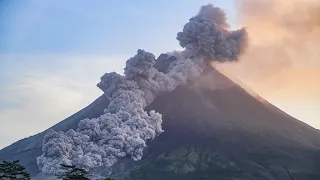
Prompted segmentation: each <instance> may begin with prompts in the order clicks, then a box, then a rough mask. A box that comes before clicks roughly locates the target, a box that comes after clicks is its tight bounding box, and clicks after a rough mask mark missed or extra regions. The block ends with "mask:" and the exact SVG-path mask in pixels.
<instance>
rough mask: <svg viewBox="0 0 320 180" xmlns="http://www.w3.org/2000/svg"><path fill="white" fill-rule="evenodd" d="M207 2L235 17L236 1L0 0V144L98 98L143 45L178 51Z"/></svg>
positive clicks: (156, 51)
mask: <svg viewBox="0 0 320 180" xmlns="http://www.w3.org/2000/svg"><path fill="white" fill-rule="evenodd" d="M208 3H213V4H215V5H217V6H220V7H222V8H224V9H226V10H227V11H228V14H229V16H230V17H232V18H233V19H234V18H235V14H234V13H235V11H234V7H233V2H232V1H231V0H220V1H219V0H217V1H212V0H211V1H207V0H197V1H194V0H187V1H186V0H178V1H171V0H166V1H147V0H143V1H129V0H127V1H121V0H120V1H105V0H96V1H94V2H92V1H85V0H79V1H73V0H45V1H43V0H24V1H21V0H2V1H0V39H1V41H0V87H1V89H0V123H1V124H2V125H1V126H0V137H1V139H0V149H1V148H2V147H5V146H6V145H9V144H11V143H13V142H15V141H17V140H19V139H21V138H24V137H27V136H31V135H33V134H36V133H38V132H41V131H43V130H45V129H47V128H49V127H50V126H52V125H54V124H55V123H57V122H59V121H60V120H62V119H64V118H66V117H68V116H69V115H71V114H72V113H74V112H76V111H78V110H80V109H81V108H83V107H85V106H86V105H87V104H89V103H90V102H92V101H93V100H94V99H95V98H96V97H98V96H99V95H100V94H101V93H102V92H101V91H100V90H99V89H98V88H96V83H97V82H98V81H99V78H100V77H101V76H102V75H103V74H104V73H105V72H107V71H116V72H119V73H121V72H122V69H123V67H124V63H125V61H126V60H127V59H128V58H130V57H131V56H132V55H134V54H135V53H136V51H137V49H139V48H141V49H145V50H147V51H149V52H153V53H154V54H155V55H159V54H160V53H162V52H169V51H172V50H174V49H180V46H179V44H178V41H177V40H176V39H175V37H176V33H177V32H178V31H180V30H181V29H182V27H183V25H184V24H185V23H186V22H187V21H188V19H189V18H190V17H192V16H194V15H195V14H196V13H197V12H198V10H199V8H200V6H201V5H204V4H208ZM13 128H14V129H15V133H12V129H13Z"/></svg>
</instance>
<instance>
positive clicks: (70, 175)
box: [58, 164, 90, 180]
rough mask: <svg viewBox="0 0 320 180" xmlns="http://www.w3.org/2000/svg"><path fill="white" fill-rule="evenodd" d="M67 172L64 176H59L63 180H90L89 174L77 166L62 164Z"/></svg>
mask: <svg viewBox="0 0 320 180" xmlns="http://www.w3.org/2000/svg"><path fill="white" fill-rule="evenodd" d="M60 165H61V168H63V169H64V170H65V171H66V172H65V173H64V174H63V175H60V176H58V177H59V179H62V180H90V179H89V178H87V177H86V175H88V172H87V171H86V170H84V169H81V168H77V167H76V166H70V165H65V164H60Z"/></svg>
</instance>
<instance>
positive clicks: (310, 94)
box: [223, 0, 320, 128]
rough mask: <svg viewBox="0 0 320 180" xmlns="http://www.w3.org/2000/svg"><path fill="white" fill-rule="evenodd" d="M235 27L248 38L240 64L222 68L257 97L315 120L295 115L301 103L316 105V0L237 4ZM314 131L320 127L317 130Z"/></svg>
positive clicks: (319, 26) (319, 23)
mask: <svg viewBox="0 0 320 180" xmlns="http://www.w3.org/2000/svg"><path fill="white" fill-rule="evenodd" d="M236 2H237V10H238V23H239V24H241V26H245V27H246V29H247V31H248V34H249V48H248V49H247V52H246V53H245V54H244V55H243V56H242V57H241V61H240V62H239V63H237V64H233V65H230V64H228V65H223V68H224V70H226V71H229V72H232V74H234V75H236V76H237V77H238V78H239V79H240V80H242V81H243V82H244V83H245V84H247V85H248V86H249V87H251V88H252V89H253V90H254V91H256V92H257V93H258V94H260V95H261V96H263V97H264V98H266V99H267V100H269V101H271V102H272V103H275V104H279V107H280V108H281V109H283V110H285V111H286V110H287V112H288V113H289V114H292V115H295V117H299V118H302V120H305V121H307V122H308V123H310V124H313V125H314V124H315V123H314V122H316V121H318V120H319V119H317V118H319V117H320V113H314V114H317V116H313V117H311V116H300V115H297V114H299V113H296V112H295V111H294V110H293V109H296V108H293V107H300V109H301V110H300V111H303V109H305V108H307V107H306V106H305V105H302V104H303V103H304V102H310V103H311V104H317V105H316V106H318V107H319V106H320V104H319V103H315V102H311V101H310V99H317V100H318V101H319V95H318V94H317V93H318V92H320V79H319V77H320V52H319V47H320V2H319V1H315V0H237V1H236ZM316 127H318V128H319V127H320V125H319V124H317V126H316Z"/></svg>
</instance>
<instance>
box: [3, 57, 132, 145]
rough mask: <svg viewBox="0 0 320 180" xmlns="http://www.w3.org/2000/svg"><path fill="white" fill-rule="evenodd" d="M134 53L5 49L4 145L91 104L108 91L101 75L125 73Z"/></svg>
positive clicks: (46, 126) (36, 131)
mask: <svg viewBox="0 0 320 180" xmlns="http://www.w3.org/2000/svg"><path fill="white" fill-rule="evenodd" d="M128 57H129V56H128ZM128 57H126V56H123V57H122V56H121V57H120V56H118V57H106V58H104V57H90V56H87V57H79V56H75V55H50V54H46V55H44V54H42V55H39V54H34V55H1V58H2V59H3V61H1V62H0V67H1V68H0V71H1V75H0V87H1V88H0V124H1V126H0V136H1V137H2V138H1V140H0V149H1V148H2V147H4V146H6V145H9V144H11V143H13V142H15V141H17V140H19V139H21V138H24V137H27V136H31V135H34V134H36V133H38V132H41V131H43V130H45V129H47V128H49V127H50V126H52V125H54V124H56V123H57V122H59V121H61V120H63V119H65V118H66V117H68V116H70V115H72V114H73V113H75V112H77V111H79V110H81V109H82V108H83V107H85V106H87V105H88V104H89V103H91V102H92V101H93V100H95V98H97V97H98V96H100V95H101V94H102V93H103V92H101V90H99V89H98V88H97V87H96V84H97V82H99V79H100V77H101V76H102V75H103V74H104V73H105V72H106V71H116V72H118V73H121V72H122V67H124V64H125V60H126V59H127V58H128ZM13 132H14V133H13Z"/></svg>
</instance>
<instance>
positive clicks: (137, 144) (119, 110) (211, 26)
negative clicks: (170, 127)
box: [37, 4, 247, 174]
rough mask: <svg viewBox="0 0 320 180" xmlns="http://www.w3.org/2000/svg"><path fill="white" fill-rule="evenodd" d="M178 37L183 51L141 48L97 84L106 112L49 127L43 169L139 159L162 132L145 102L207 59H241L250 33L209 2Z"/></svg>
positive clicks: (192, 75) (194, 73)
mask: <svg viewBox="0 0 320 180" xmlns="http://www.w3.org/2000/svg"><path fill="white" fill-rule="evenodd" d="M177 40H178V41H179V43H180V45H181V46H182V47H183V48H185V50H184V51H182V52H177V51H175V52H172V53H167V55H161V56H160V57H161V58H160V57H159V58H158V60H156V59H155V56H154V55H153V54H152V53H149V52H146V51H144V50H138V51H137V54H136V55H135V56H134V57H132V58H130V59H129V60H127V62H126V67H125V68H124V76H123V75H119V74H117V73H115V72H111V73H106V74H104V75H103V76H102V77H101V82H100V83H98V85H97V86H98V87H99V88H100V89H101V90H102V91H103V92H104V94H105V95H106V96H107V97H108V98H109V99H110V104H109V105H108V107H106V110H105V113H104V114H103V115H101V116H100V117H98V118H93V119H84V120H81V121H80V123H79V124H78V128H77V129H76V130H73V129H70V130H69V131H67V132H62V131H60V132H55V131H53V130H49V131H48V132H47V134H46V136H45V138H44V141H43V148H42V151H43V154H42V155H41V156H40V157H38V158H37V163H38V166H39V168H40V170H41V171H42V172H44V173H48V174H60V173H62V171H61V170H60V164H70V165H75V166H77V167H81V168H84V169H86V170H89V169H93V168H97V167H105V168H107V169H110V167H112V166H113V165H114V164H115V163H116V162H117V161H118V160H119V159H120V158H124V157H127V156H128V157H131V158H132V159H133V160H135V161H137V160H140V159H141V158H142V155H143V149H144V148H145V147H146V146H147V145H146V143H147V141H149V140H152V139H154V138H156V136H157V135H159V134H161V133H163V130H162V127H161V124H162V116H161V114H159V113H157V112H155V111H153V110H152V111H150V112H146V111H145V110H144V109H145V108H146V106H148V105H149V104H150V103H151V102H152V101H153V100H154V99H155V98H156V97H157V96H159V95H160V94H162V93H163V92H170V91H173V90H174V89H175V88H177V87H178V86H180V85H186V84H188V83H189V82H192V81H194V80H196V79H198V78H199V77H200V76H201V74H202V72H203V70H204V68H206V67H207V66H208V64H209V63H208V61H217V62H233V61H236V60H238V58H239V56H240V55H241V54H242V53H243V51H244V50H245V47H246V45H247V32H246V30H245V29H240V30H235V31H234V30H230V29H229V25H228V23H227V22H226V15H225V13H224V11H223V10H222V9H220V8H218V7H215V6H213V5H211V4H209V5H206V6H203V7H201V9H200V12H199V13H198V14H197V15H196V16H195V17H192V18H191V19H190V20H189V22H188V23H187V24H185V26H184V28H183V31H182V32H179V33H178V34H177ZM172 57H173V58H172Z"/></svg>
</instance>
